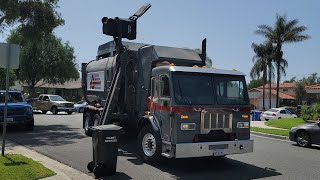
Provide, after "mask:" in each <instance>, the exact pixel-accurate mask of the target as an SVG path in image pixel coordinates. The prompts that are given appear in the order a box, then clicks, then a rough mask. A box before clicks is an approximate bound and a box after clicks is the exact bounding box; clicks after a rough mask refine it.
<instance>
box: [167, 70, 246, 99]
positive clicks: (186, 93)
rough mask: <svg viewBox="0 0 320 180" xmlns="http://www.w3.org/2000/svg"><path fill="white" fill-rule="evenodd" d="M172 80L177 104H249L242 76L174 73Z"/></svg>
mask: <svg viewBox="0 0 320 180" xmlns="http://www.w3.org/2000/svg"><path fill="white" fill-rule="evenodd" d="M172 79H173V91H174V96H175V101H176V103H177V104H189V105H215V104H219V105H246V104H248V103H249V102H248V96H247V93H246V91H245V86H244V85H245V80H244V77H242V76H226V75H214V74H199V73H173V75H172Z"/></svg>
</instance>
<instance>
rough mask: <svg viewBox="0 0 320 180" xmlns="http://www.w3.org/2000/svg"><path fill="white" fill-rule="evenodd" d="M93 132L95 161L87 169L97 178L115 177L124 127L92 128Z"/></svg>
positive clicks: (103, 126)
mask: <svg viewBox="0 0 320 180" xmlns="http://www.w3.org/2000/svg"><path fill="white" fill-rule="evenodd" d="M90 130H91V131H92V145H93V161H91V162H90V163H89V164H88V166H87V168H88V170H89V171H90V172H93V173H94V175H95V176H96V177H102V176H108V175H114V174H115V173H116V168H117V158H118V146H119V144H118V142H119V137H120V135H121V134H122V133H123V130H122V127H120V126H117V125H113V124H109V125H102V126H94V127H90Z"/></svg>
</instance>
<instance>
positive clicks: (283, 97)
mask: <svg viewBox="0 0 320 180" xmlns="http://www.w3.org/2000/svg"><path fill="white" fill-rule="evenodd" d="M294 87H295V83H280V84H279V101H280V106H292V105H294V104H295V92H294ZM248 92H249V99H250V104H252V105H253V106H254V107H255V108H256V109H263V86H260V87H257V88H253V89H250V90H249V91H248ZM276 97H277V84H276V83H272V84H271V107H276ZM269 101H270V100H269V84H266V85H265V101H264V103H265V108H266V109H268V108H269Z"/></svg>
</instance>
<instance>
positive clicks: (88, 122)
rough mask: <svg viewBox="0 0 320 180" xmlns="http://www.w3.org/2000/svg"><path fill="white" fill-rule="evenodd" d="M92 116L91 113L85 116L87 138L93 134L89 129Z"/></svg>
mask: <svg viewBox="0 0 320 180" xmlns="http://www.w3.org/2000/svg"><path fill="white" fill-rule="evenodd" d="M91 122H92V121H91V116H90V113H89V112H86V114H85V115H84V122H83V123H84V125H83V126H84V133H85V134H86V135H87V136H91V135H92V134H91V132H90V131H89V129H88V128H89V127H90V126H91V124H92V123H91Z"/></svg>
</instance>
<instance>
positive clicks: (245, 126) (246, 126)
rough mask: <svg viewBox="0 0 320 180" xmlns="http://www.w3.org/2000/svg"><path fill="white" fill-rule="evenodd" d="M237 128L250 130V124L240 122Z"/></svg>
mask: <svg viewBox="0 0 320 180" xmlns="http://www.w3.org/2000/svg"><path fill="white" fill-rule="evenodd" d="M237 128H249V122H238V123H237Z"/></svg>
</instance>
